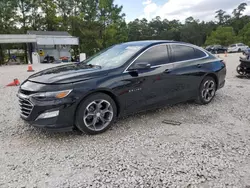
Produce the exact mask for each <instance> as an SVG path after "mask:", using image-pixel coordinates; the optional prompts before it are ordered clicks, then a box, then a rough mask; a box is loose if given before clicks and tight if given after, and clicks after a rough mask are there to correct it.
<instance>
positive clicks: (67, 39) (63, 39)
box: [0, 34, 79, 45]
mask: <svg viewBox="0 0 250 188" xmlns="http://www.w3.org/2000/svg"><path fill="white" fill-rule="evenodd" d="M7 43H37V44H38V45H79V39H78V38H77V37H72V36H56V35H54V36H53V35H43V36H42V35H34V34H23V35H22V34H17V35H14V34H9V35H5V34H4V35H0V44H7Z"/></svg>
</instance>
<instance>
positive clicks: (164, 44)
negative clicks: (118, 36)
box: [123, 43, 209, 73]
mask: <svg viewBox="0 0 250 188" xmlns="http://www.w3.org/2000/svg"><path fill="white" fill-rule="evenodd" d="M167 45H169V46H171V45H182V46H188V47H192V48H195V49H197V50H200V51H202V52H203V53H204V54H205V56H204V57H200V58H195V59H189V60H184V61H175V62H172V63H166V64H162V65H155V66H152V67H151V68H157V67H162V66H165V65H173V64H176V63H184V62H190V61H196V60H201V59H205V58H207V57H209V55H208V53H207V52H206V51H205V50H204V49H202V48H200V47H197V46H195V45H192V44H181V43H162V44H157V45H154V46H151V47H149V48H147V49H145V50H144V51H143V52H141V53H140V54H139V55H138V56H137V57H136V58H135V59H134V60H133V61H132V62H131V63H130V64H129V65H128V66H127V67H126V69H125V70H124V71H123V73H127V72H129V71H128V69H129V67H130V66H131V65H132V64H133V63H134V62H135V61H136V60H137V59H138V58H139V57H141V56H142V55H143V54H144V53H145V52H147V51H148V50H150V49H151V48H154V47H157V46H167Z"/></svg>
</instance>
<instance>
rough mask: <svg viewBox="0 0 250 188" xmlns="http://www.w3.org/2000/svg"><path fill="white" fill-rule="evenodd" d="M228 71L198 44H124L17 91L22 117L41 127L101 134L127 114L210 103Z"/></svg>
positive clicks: (42, 75) (52, 72)
mask: <svg viewBox="0 0 250 188" xmlns="http://www.w3.org/2000/svg"><path fill="white" fill-rule="evenodd" d="M225 76H226V65H225V63H224V62H223V61H222V60H221V59H219V58H217V57H215V56H213V55H211V54H210V53H207V51H205V50H203V49H202V48H199V47H197V46H195V45H191V44H187V43H182V42H174V41H138V42H127V43H122V44H118V45H114V46H112V47H109V48H107V49H105V50H103V51H101V52H99V53H98V54H96V55H94V56H93V57H91V58H89V59H87V60H85V61H83V62H80V63H75V64H67V65H63V66H58V67H54V68H50V69H47V70H43V71H41V72H38V73H35V74H33V75H31V76H30V77H29V78H28V79H27V80H25V81H24V82H23V83H22V84H21V86H20V89H19V92H18V97H19V105H20V109H21V117H22V118H23V119H24V120H25V121H27V122H30V123H31V124H33V125H35V126H37V127H42V128H47V129H52V130H55V129H56V130H60V129H61V130H69V129H70V130H71V129H73V128H74V127H76V128H78V129H79V130H81V131H83V132H86V133H88V134H98V133H101V132H104V131H106V130H107V129H108V128H109V127H110V126H111V124H112V123H113V122H114V121H115V119H116V118H118V117H121V116H124V115H127V114H133V113H137V112H139V111H143V110H146V109H152V108H158V107H160V106H162V105H165V104H176V103H179V102H184V101H189V100H195V101H196V102H197V103H199V104H208V103H210V102H211V101H212V100H213V98H214V97H215V94H216V91H217V90H218V89H220V88H222V87H223V86H224V84H225Z"/></svg>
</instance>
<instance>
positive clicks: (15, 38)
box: [0, 34, 36, 44]
mask: <svg viewBox="0 0 250 188" xmlns="http://www.w3.org/2000/svg"><path fill="white" fill-rule="evenodd" d="M0 43H1V44H7V43H9V44H10V43H36V35H14V34H10V35H0Z"/></svg>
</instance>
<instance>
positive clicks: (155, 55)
mask: <svg viewBox="0 0 250 188" xmlns="http://www.w3.org/2000/svg"><path fill="white" fill-rule="evenodd" d="M142 62H147V63H150V64H151V66H156V65H162V64H167V63H169V55H168V50H167V46H166V45H160V46H155V47H152V48H150V49H149V50H147V51H146V52H144V53H143V54H142V55H141V56H140V57H139V58H138V59H137V60H136V61H135V62H134V64H135V63H142Z"/></svg>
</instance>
